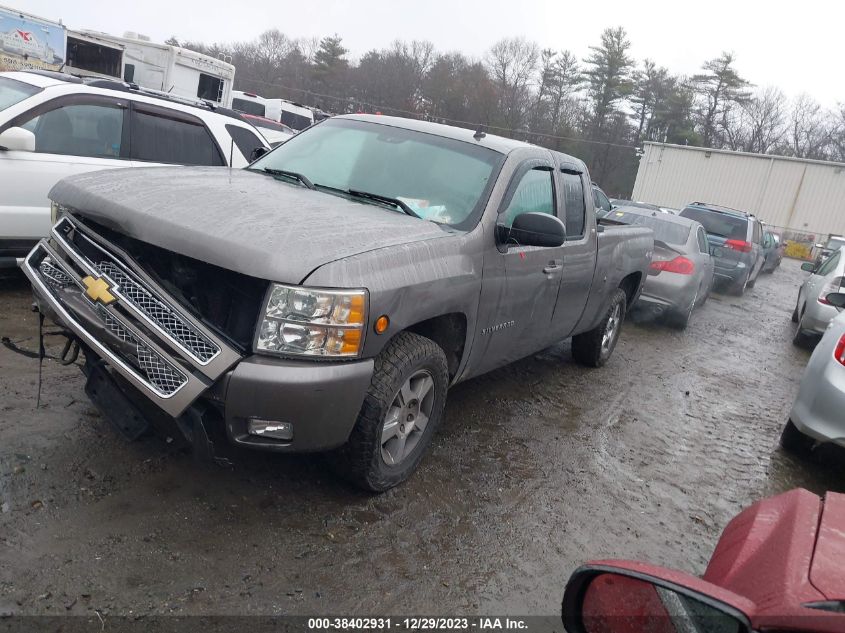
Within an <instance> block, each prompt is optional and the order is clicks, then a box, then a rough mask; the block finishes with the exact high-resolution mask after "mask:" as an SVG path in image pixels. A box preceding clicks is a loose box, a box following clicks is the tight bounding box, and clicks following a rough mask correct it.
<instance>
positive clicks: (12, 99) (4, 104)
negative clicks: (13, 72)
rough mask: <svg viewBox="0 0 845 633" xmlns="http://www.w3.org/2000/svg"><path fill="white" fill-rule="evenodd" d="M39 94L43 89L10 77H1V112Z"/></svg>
mask: <svg viewBox="0 0 845 633" xmlns="http://www.w3.org/2000/svg"><path fill="white" fill-rule="evenodd" d="M38 92H41V88H39V87H38V86H32V85H30V84H25V83H24V82H22V81H17V80H16V79H9V78H8V77H0V111H3V110H5V109H6V108H10V107H12V106H13V105H15V104H16V103H20V102H21V101H23V100H24V99H26V98H27V97H31V96H32V95H34V94H36V93H38Z"/></svg>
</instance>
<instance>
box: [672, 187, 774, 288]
mask: <svg viewBox="0 0 845 633" xmlns="http://www.w3.org/2000/svg"><path fill="white" fill-rule="evenodd" d="M680 216H681V217H684V218H689V219H690V220H695V221H696V222H700V223H701V225H702V226H704V230H705V231H707V241H708V242H709V244H710V253H711V254H712V255H713V262H714V264H715V269H714V279H715V280H717V281H719V282H721V283H722V284H727V287H728V290H729V291H730V292H732V293H733V294H735V295H742V294H743V293H744V292H745V289H746V288H753V287H754V284H755V283H756V281H757V277H758V276H759V275H760V270H762V268H763V264H764V263H765V261H766V257H765V253H764V251H763V244H762V241H763V226H762V224H760V221H759V220H758V219H757V218H755V217H754V216H753V215H751V214H749V213H745V212H744V211H737V210H736V209H730V208H728V207H722V206H719V205H715V204H708V203H706V202H693V203H691V204H688V205H687V206H686V208H684V210H683V211H681V213H680Z"/></svg>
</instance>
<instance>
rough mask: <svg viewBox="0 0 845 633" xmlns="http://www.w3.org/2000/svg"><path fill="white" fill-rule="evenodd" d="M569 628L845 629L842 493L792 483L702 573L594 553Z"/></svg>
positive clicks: (732, 534) (578, 576) (574, 588)
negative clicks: (814, 490)
mask: <svg viewBox="0 0 845 633" xmlns="http://www.w3.org/2000/svg"><path fill="white" fill-rule="evenodd" d="M563 624H564V626H565V627H566V630H567V631H568V632H569V633H640V632H649V633H651V632H654V633H681V632H687V631H689V632H691V633H745V632H747V631H814V632H816V631H817V632H828V631H830V632H833V631H836V632H839V633H842V632H845V494H837V493H832V492H828V493H827V495H826V497H825V498H824V499H820V498H819V497H818V496H816V495H814V494H813V493H811V492H808V491H807V490H801V489H795V490H792V491H790V492H786V493H783V494H781V495H778V496H776V497H771V498H769V499H764V500H762V501H758V502H757V503H755V504H754V505H753V506H751V507H750V508H747V509H746V510H744V511H743V512H742V513H740V514H739V515H737V516H736V517H734V519H733V520H732V521H731V522H730V523H729V524H728V526H727V527H726V528H725V531H724V532H723V533H722V537H721V538H720V539H719V543H718V545H717V546H716V550H715V551H714V552H713V557H712V558H711V559H710V563H709V564H708V565H707V570H706V571H705V572H704V576H703V577H701V578H698V577H697V576H691V575H689V574H686V573H683V572H679V571H674V570H671V569H664V568H661V567H655V566H654V565H649V564H647V563H639V562H632V561H618V560H607V561H591V562H590V563H588V564H587V565H585V566H583V567H580V568H579V569H577V570H576V571H575V573H574V574H572V577H571V578H570V579H569V582H568V583H567V586H566V592H565V593H564V596H563Z"/></svg>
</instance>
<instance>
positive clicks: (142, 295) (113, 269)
mask: <svg viewBox="0 0 845 633" xmlns="http://www.w3.org/2000/svg"><path fill="white" fill-rule="evenodd" d="M92 263H93V265H94V266H95V267H96V268H97V270H99V271H100V272H101V273H103V274H105V275H107V276H108V277H109V278H110V279H111V280H112V281H114V282H115V283H116V284H117V285H118V292H119V293H120V294H121V295H123V297H124V298H125V299H126V300H127V301H129V302H130V303H132V305H134V306H135V307H136V308H138V309H139V310H140V311H141V312H143V313H144V314H145V315H146V316H147V318H148V319H150V320H151V321H153V322H154V323H155V324H156V325H158V326H159V327H160V328H161V329H162V330H164V331H165V332H166V333H167V334H168V335H169V336H170V337H172V338H173V339H174V340H175V341H176V342H178V343H179V345H181V346H182V348H183V349H184V350H185V351H187V352H188V353H190V354H191V355H193V356H194V358H196V359H197V360H198V361H199V362H201V363H207V362H208V361H210V360H211V359H212V358H214V356H215V355H217V354H219V353H220V348H219V347H217V346H216V345H214V343H212V342H211V341H210V340H208V337H206V336H203V334H202V333H200V332H199V331H198V330H197V329H196V328H194V327H192V326H191V324H190V323H188V322H187V321H185V319H184V318H183V317H182V316H181V315H179V314H178V313H176V312H175V311H174V310H173V309H172V308H171V307H170V306H168V305H167V304H166V303H164V302H163V301H161V300H160V299H158V298H157V297H155V296H154V295H153V294H152V293H151V292H150V291H149V290H147V289H146V288H145V287H144V286H142V285H141V284H140V283H139V282H138V281H136V280H135V279H134V278H133V277H131V276H130V275H128V274H127V273H126V272H124V270H122V269H121V268H120V267H119V266H118V265H117V264H115V263H113V262H110V261H97V262H92Z"/></svg>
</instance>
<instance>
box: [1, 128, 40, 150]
mask: <svg viewBox="0 0 845 633" xmlns="http://www.w3.org/2000/svg"><path fill="white" fill-rule="evenodd" d="M0 149H5V150H10V151H11V150H17V151H19V152H34V151H35V134H33V133H32V132H30V131H29V130H25V129H24V128H22V127H10V128H9V129H8V130H5V131H4V132H3V133H2V134H0Z"/></svg>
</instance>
